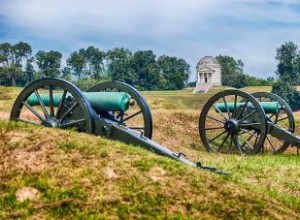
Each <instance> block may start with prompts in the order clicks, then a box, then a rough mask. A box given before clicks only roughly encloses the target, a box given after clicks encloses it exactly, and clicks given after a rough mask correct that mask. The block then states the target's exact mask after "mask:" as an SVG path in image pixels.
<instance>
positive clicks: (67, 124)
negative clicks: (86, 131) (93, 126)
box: [60, 118, 86, 128]
mask: <svg viewBox="0 0 300 220" xmlns="http://www.w3.org/2000/svg"><path fill="white" fill-rule="evenodd" d="M85 120H86V119H85V118H82V119H78V120H72V121H70V122H67V123H64V124H62V125H61V126H60V127H62V128H66V127H72V126H74V125H78V124H81V123H82V122H85Z"/></svg>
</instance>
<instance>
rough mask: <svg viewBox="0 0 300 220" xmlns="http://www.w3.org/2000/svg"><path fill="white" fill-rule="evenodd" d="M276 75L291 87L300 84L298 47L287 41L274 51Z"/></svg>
mask: <svg viewBox="0 0 300 220" xmlns="http://www.w3.org/2000/svg"><path fill="white" fill-rule="evenodd" d="M276 60H278V65H277V71H276V73H277V75H278V76H279V78H280V79H282V80H284V81H287V82H290V83H292V84H293V85H296V84H299V83H300V55H299V51H298V47H297V45H296V44H294V43H293V42H291V41H289V42H287V43H285V44H283V45H281V47H279V48H277V49H276Z"/></svg>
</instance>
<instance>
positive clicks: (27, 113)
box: [10, 78, 228, 174]
mask: <svg viewBox="0 0 300 220" xmlns="http://www.w3.org/2000/svg"><path fill="white" fill-rule="evenodd" d="M10 119H11V120H15V121H20V122H25V123H30V124H38V125H43V126H46V127H54V128H70V129H75V130H77V131H79V132H86V133H90V134H94V135H99V136H103V137H106V138H110V139H114V140H118V141H122V142H124V143H128V144H133V145H138V146H141V147H144V148H146V149H148V150H150V151H152V152H154V153H157V154H160V155H163V156H167V157H170V158H172V159H175V160H177V161H180V162H182V163H185V164H187V165H189V166H192V167H196V168H200V169H205V170H208V171H211V172H215V173H218V174H228V173H227V172H225V171H222V170H219V169H217V168H214V167H209V166H204V165H202V164H201V163H200V162H192V161H190V160H188V159H186V157H185V155H184V154H183V153H176V152H173V151H171V150H170V149H169V148H167V147H164V146H161V145H159V144H158V143H156V142H154V141H153V140H151V137H152V116H151V112H150V108H149V106H148V104H147V102H146V101H145V99H144V98H143V97H142V95H141V94H140V93H139V92H138V91H137V90H136V89H135V88H133V87H132V86H130V85H127V84H125V83H122V82H118V81H113V82H104V83H100V84H98V85H95V86H93V87H92V88H90V89H89V90H88V91H87V92H82V91H80V89H79V88H77V87H76V86H75V85H73V84H72V83H70V82H68V81H66V80H63V79H56V78H48V79H41V80H37V81H35V82H33V83H31V84H30V85H28V86H27V87H25V88H24V89H23V90H22V92H21V93H20V94H19V96H18V97H17V99H16V101H15V103H14V105H13V108H12V110H11V116H10Z"/></svg>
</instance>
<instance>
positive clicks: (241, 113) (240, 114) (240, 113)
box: [236, 100, 249, 119]
mask: <svg viewBox="0 0 300 220" xmlns="http://www.w3.org/2000/svg"><path fill="white" fill-rule="evenodd" d="M248 103H249V100H247V102H246V103H245V105H244V106H243V108H242V110H241V111H240V112H239V114H238V116H236V119H239V118H240V117H241V116H242V115H243V113H244V111H245V109H246V107H247V105H248Z"/></svg>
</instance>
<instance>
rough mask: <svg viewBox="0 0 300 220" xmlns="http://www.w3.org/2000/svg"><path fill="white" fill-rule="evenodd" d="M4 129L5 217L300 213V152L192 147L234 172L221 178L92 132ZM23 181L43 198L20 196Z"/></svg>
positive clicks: (0, 211)
mask: <svg viewBox="0 0 300 220" xmlns="http://www.w3.org/2000/svg"><path fill="white" fill-rule="evenodd" d="M0 128H1V129H0V132H1V135H2V137H4V136H5V137H6V138H4V139H1V141H0V149H1V150H0V153H1V155H2V157H1V158H2V160H1V162H0V169H1V170H0V173H1V174H0V175H1V184H0V188H1V191H0V218H13V217H17V218H34V217H36V218H53V219H56V218H66V219H71V218H78V219H80V218H81V219H82V218H84V219H86V218H96V219H110V218H120V219H134V218H142V219H165V218H167V219H212V218H219V219H224V218H225V219H226V218H227V219H249V218H252V219H253V218H254V219H255V218H257V219H261V218H262V217H264V218H265V219H276V218H279V219H280V218H283V217H284V216H287V215H289V216H290V217H289V219H297V215H299V214H300V199H299V198H300V189H299V176H300V171H299V169H298V168H299V165H300V164H299V157H297V156H296V155H278V156H274V155H258V156H252V157H241V156H238V155H214V154H208V153H205V152H203V151H195V150H194V151H193V155H194V156H193V157H195V158H197V159H199V160H201V161H202V162H203V163H205V164H207V165H213V166H216V167H219V168H222V169H224V170H228V171H230V173H231V174H230V175H229V176H220V175H217V174H213V173H210V172H207V171H204V170H198V169H194V168H192V167H188V166H186V165H184V164H181V163H179V162H176V161H173V160H171V159H168V158H165V157H162V156H158V155H155V154H153V153H150V152H148V151H147V150H143V149H141V148H138V147H133V146H130V145H125V144H122V143H120V142H115V141H109V140H106V139H103V138H100V137H95V136H92V135H87V134H82V133H81V134H79V133H76V132H70V131H64V130H59V129H49V128H42V127H36V126H29V125H24V124H20V123H12V122H6V121H1V122H0ZM16 134H18V135H20V136H22V137H23V142H22V143H20V144H18V145H15V142H14V141H12V137H14V136H15V135H16ZM45 134H47V135H45ZM32 137H35V138H32ZM8 149H9V150H8ZM23 187H32V188H35V189H37V190H38V192H39V197H38V198H37V199H36V200H33V201H29V200H27V201H24V202H18V201H17V199H16V192H17V190H19V189H22V188H23ZM237 204H238V205H237Z"/></svg>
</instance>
